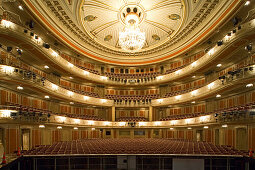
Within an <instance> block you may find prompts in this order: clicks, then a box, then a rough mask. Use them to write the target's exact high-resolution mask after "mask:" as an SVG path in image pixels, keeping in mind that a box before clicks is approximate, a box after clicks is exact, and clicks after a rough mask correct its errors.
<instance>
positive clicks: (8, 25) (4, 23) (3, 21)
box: [1, 19, 12, 28]
mask: <svg viewBox="0 0 255 170" xmlns="http://www.w3.org/2000/svg"><path fill="white" fill-rule="evenodd" d="M1 24H3V26H4V27H6V28H9V27H10V26H11V25H12V22H11V21H7V20H4V19H3V20H2V21H1Z"/></svg>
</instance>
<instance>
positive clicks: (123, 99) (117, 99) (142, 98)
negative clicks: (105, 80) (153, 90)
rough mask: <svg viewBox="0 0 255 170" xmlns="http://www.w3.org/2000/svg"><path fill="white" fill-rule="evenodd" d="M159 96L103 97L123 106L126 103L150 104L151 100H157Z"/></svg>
mask: <svg viewBox="0 0 255 170" xmlns="http://www.w3.org/2000/svg"><path fill="white" fill-rule="evenodd" d="M159 97H160V96H159V94H148V95H110V94H108V95H105V98H107V99H110V100H114V102H115V103H117V104H118V103H119V104H121V103H123V104H128V103H131V102H132V103H135V104H136V103H137V104H140V103H143V104H144V103H151V100H152V99H157V98H159Z"/></svg>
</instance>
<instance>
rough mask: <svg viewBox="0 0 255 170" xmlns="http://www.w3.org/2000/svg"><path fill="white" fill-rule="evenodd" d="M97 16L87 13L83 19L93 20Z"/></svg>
mask: <svg viewBox="0 0 255 170" xmlns="http://www.w3.org/2000/svg"><path fill="white" fill-rule="evenodd" d="M96 18H97V17H96V16H93V15H87V16H86V17H85V18H84V20H85V21H88V22H91V21H94V20H95V19H96Z"/></svg>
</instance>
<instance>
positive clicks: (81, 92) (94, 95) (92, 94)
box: [61, 85, 100, 98]
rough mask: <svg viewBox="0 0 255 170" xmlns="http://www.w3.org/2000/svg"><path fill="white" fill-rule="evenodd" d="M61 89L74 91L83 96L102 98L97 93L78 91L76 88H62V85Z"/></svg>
mask: <svg viewBox="0 0 255 170" xmlns="http://www.w3.org/2000/svg"><path fill="white" fill-rule="evenodd" d="M61 87H62V88H64V89H66V90H70V91H72V92H75V93H79V94H82V95H85V96H90V97H95V98H100V96H99V94H98V93H95V92H89V91H83V90H77V89H74V88H71V87H66V86H62V85H61Z"/></svg>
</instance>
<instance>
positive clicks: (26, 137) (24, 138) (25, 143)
mask: <svg viewBox="0 0 255 170" xmlns="http://www.w3.org/2000/svg"><path fill="white" fill-rule="evenodd" d="M21 147H22V150H29V148H30V129H21Z"/></svg>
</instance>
